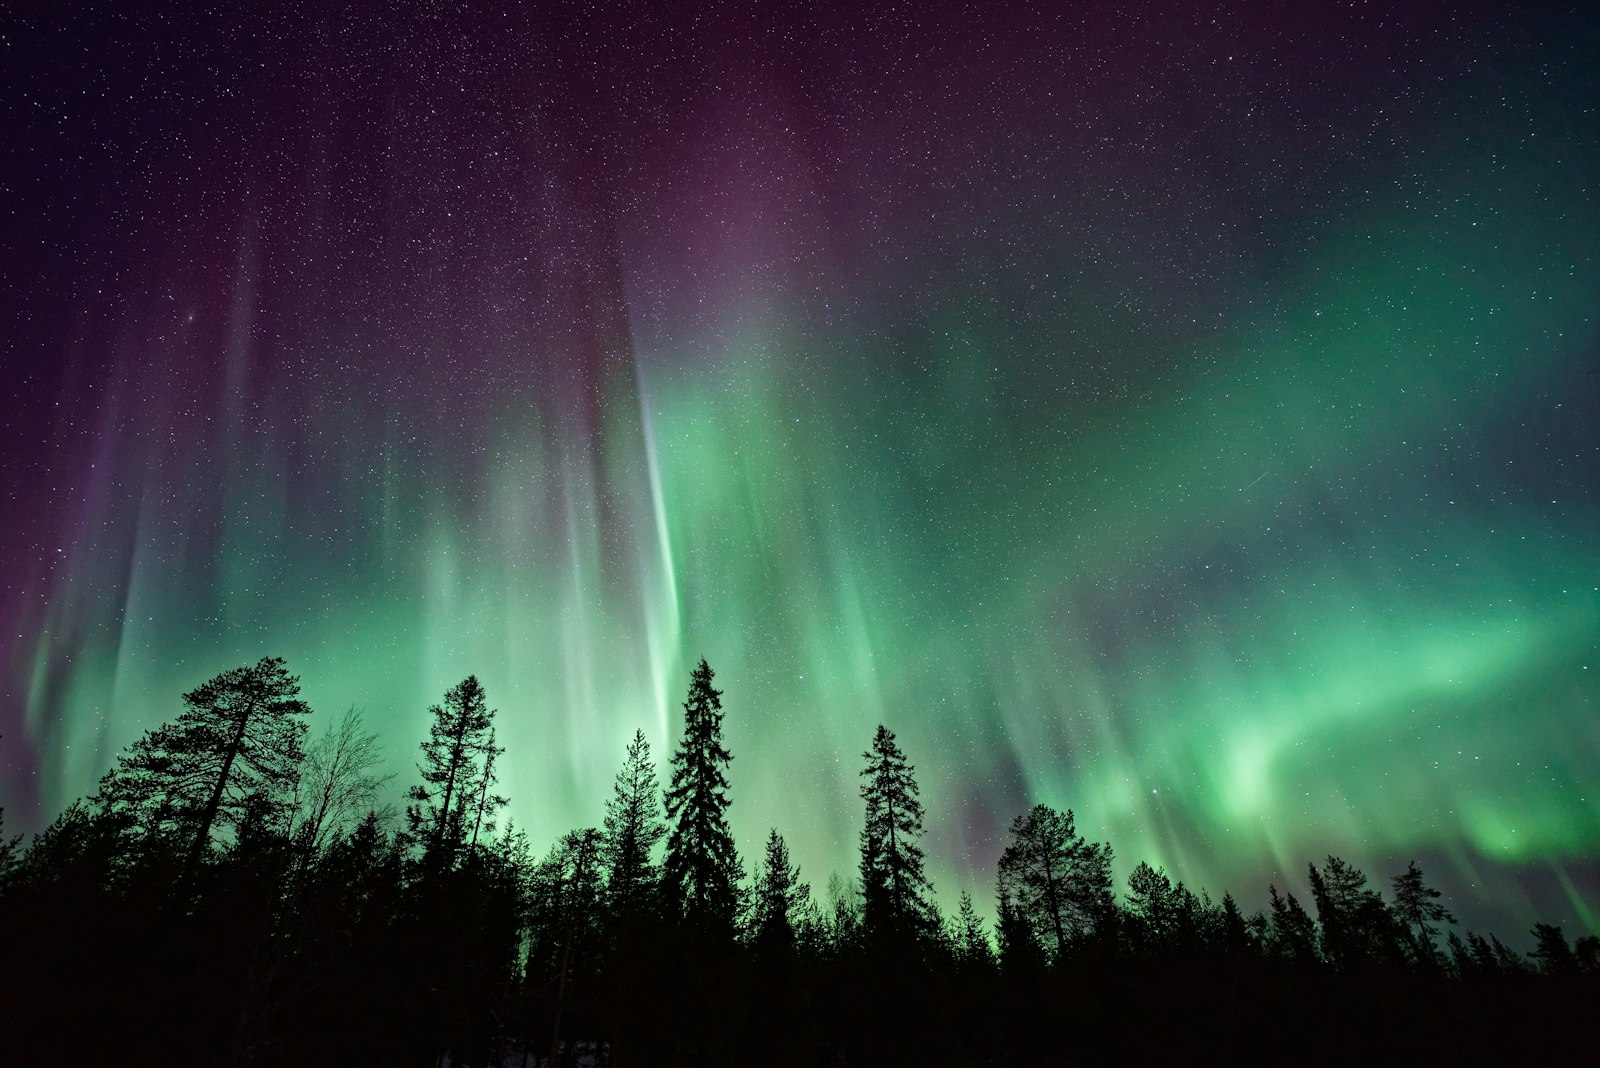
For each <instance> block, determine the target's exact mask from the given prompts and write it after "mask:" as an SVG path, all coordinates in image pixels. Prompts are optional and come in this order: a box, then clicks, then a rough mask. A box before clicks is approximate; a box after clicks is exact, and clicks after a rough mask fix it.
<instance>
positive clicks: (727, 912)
mask: <svg viewBox="0 0 1600 1068" xmlns="http://www.w3.org/2000/svg"><path fill="white" fill-rule="evenodd" d="M712 678H713V673H712V671H711V667H710V665H709V664H707V663H706V662H705V660H703V659H702V660H701V661H700V664H699V666H698V667H696V668H695V669H694V672H693V674H692V675H691V676H690V680H689V696H688V699H687V700H685V701H684V703H683V713H684V725H683V740H682V741H681V742H679V744H678V750H677V752H675V753H673V754H672V784H671V786H670V787H669V788H668V790H667V792H666V796H665V800H666V809H667V819H668V820H669V821H670V822H671V824H672V828H671V831H670V833H669V834H668V836H667V856H666V861H665V863H664V864H663V865H662V873H661V876H662V879H661V881H662V889H663V892H664V895H665V897H666V900H667V902H668V903H669V904H670V905H671V906H672V907H674V908H675V909H676V911H677V914H678V915H679V916H680V917H682V918H683V920H684V921H685V923H686V924H688V925H689V926H690V927H692V928H695V929H698V930H702V931H708V932H716V933H718V934H719V935H721V934H726V935H727V936H729V937H731V936H732V933H733V927H734V922H735V919H736V917H737V914H738V909H739V891H738V883H739V878H740V874H741V869H740V865H739V858H738V854H737V853H736V852H735V850H734V845H733V832H732V831H731V830H729V828H728V816H727V811H728V777H727V775H726V773H725V772H724V770H723V769H725V768H726V767H727V766H728V763H729V761H731V760H732V759H733V757H732V755H731V754H730V753H729V752H728V751H727V750H726V749H724V748H723V746H722V700H721V699H722V693H721V691H719V690H716V689H713V688H712V686H711V680H712Z"/></svg>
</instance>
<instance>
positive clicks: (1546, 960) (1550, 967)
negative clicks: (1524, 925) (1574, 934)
mask: <svg viewBox="0 0 1600 1068" xmlns="http://www.w3.org/2000/svg"><path fill="white" fill-rule="evenodd" d="M1532 934H1533V941H1534V946H1533V953H1532V954H1531V956H1532V959H1533V961H1534V963H1535V964H1536V965H1537V966H1538V968H1539V971H1540V972H1541V973H1542V974H1544V975H1572V974H1573V973H1574V972H1576V971H1577V970H1578V958H1577V957H1575V956H1574V955H1573V953H1572V947H1571V946H1569V945H1567V936H1566V935H1564V934H1562V933H1561V928H1560V927H1557V926H1555V925H1554V924H1549V923H1536V924H1534V925H1533V931H1532Z"/></svg>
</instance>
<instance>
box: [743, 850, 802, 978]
mask: <svg viewBox="0 0 1600 1068" xmlns="http://www.w3.org/2000/svg"><path fill="white" fill-rule="evenodd" d="M810 899H811V888H810V887H808V886H807V885H806V884H805V883H802V882H801V881H800V869H799V868H798V867H796V866H794V865H793V864H791V863H790V861H789V847H788V845H787V844H786V843H785V842H784V840H783V835H781V834H779V833H778V829H777V828H776V827H774V828H773V829H772V833H771V834H770V835H768V836H767V849H766V855H765V856H764V857H763V858H762V861H761V870H760V872H759V873H757V875H756V888H755V910H754V911H755V915H754V916H753V917H752V924H751V926H752V932H751V941H752V943H753V944H754V946H755V950H756V953H757V955H758V956H760V957H762V958H764V959H769V960H770V959H774V958H783V957H787V956H790V955H792V954H793V952H794V947H795V927H796V924H797V923H798V921H799V919H800V917H801V915H802V914H803V913H804V912H805V910H806V907H807V905H808V904H809V902H810Z"/></svg>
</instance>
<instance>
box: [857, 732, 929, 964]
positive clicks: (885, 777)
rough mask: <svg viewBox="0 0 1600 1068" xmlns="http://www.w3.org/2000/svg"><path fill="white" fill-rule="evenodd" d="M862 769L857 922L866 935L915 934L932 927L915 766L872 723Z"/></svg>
mask: <svg viewBox="0 0 1600 1068" xmlns="http://www.w3.org/2000/svg"><path fill="white" fill-rule="evenodd" d="M862 759H863V760H865V761H866V762H867V766H866V767H865V768H863V769H862V771H861V777H862V778H863V779H865V780H866V781H865V782H864V783H862V785H861V798H862V800H863V801H865V802H866V805H867V819H866V826H865V827H864V828H863V829H862V831H861V893H862V922H863V924H864V926H865V929H866V933H867V935H868V937H887V938H890V939H896V938H900V937H905V936H921V935H925V934H929V933H931V931H932V929H933V909H932V906H931V905H930V904H929V903H928V898H927V894H929V893H930V892H931V891H932V889H933V887H932V886H931V884H929V882H928V878H927V876H926V875H924V874H923V855H922V847H921V846H919V845H918V844H917V842H918V840H919V839H920V838H921V837H922V802H920V801H919V800H918V799H917V780H916V768H915V767H914V766H913V765H912V764H910V763H908V762H907V761H906V758H905V754H904V753H902V752H901V751H900V747H899V746H898V745H896V744H895V738H894V733H893V732H892V731H890V730H889V728H887V727H885V726H883V725H882V724H881V723H880V724H879V725H878V731H877V733H876V734H875V735H874V736H873V738H872V748H871V749H869V750H867V752H865V753H863V754H862Z"/></svg>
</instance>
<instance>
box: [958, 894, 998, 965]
mask: <svg viewBox="0 0 1600 1068" xmlns="http://www.w3.org/2000/svg"><path fill="white" fill-rule="evenodd" d="M950 941H951V944H952V945H954V946H955V952H956V961H957V962H958V963H959V964H961V965H963V966H965V967H969V968H970V967H989V966H992V965H993V964H994V947H993V946H991V945H990V944H989V934H988V932H987V931H985V930H984V929H983V920H982V919H981V918H980V917H979V916H978V910H977V909H976V908H975V907H974V906H973V904H972V895H971V894H969V893H967V892H966V891H965V890H963V891H961V902H960V904H959V905H957V907H956V916H955V922H954V924H953V930H952V931H951V937H950Z"/></svg>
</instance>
